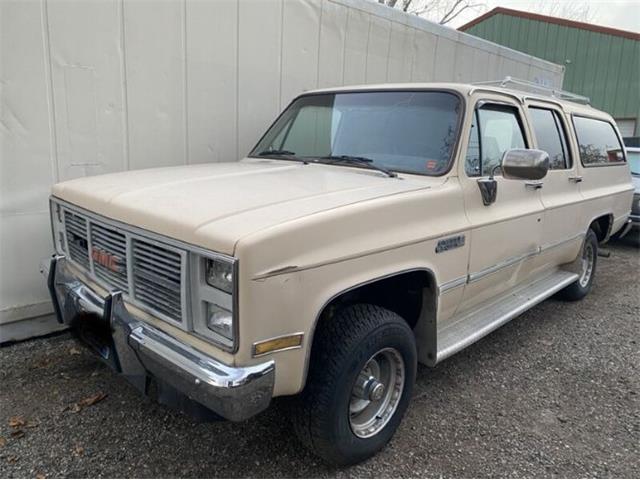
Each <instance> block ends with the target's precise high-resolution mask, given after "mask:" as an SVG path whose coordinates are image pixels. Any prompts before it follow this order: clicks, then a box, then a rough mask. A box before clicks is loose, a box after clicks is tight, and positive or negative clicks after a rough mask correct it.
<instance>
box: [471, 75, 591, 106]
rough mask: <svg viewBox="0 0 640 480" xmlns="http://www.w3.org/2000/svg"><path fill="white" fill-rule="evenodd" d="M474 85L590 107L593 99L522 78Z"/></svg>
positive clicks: (507, 78) (475, 83)
mask: <svg viewBox="0 0 640 480" xmlns="http://www.w3.org/2000/svg"><path fill="white" fill-rule="evenodd" d="M472 85H485V86H493V87H502V88H511V89H512V90H520V91H524V92H531V91H532V90H533V92H534V93H536V92H541V93H543V94H544V95H549V96H551V97H555V98H558V99H560V100H568V101H570V102H575V103H581V104H584V105H590V104H591V99H590V98H589V97H585V96H584V95H578V94H576V93H571V92H568V91H566V90H562V89H559V88H552V87H545V86H544V85H540V84H539V83H535V82H530V81H529V80H522V79H520V78H513V77H511V76H507V77H504V79H502V80H489V81H487V82H474V83H473V84H472Z"/></svg>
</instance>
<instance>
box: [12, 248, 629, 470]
mask: <svg viewBox="0 0 640 480" xmlns="http://www.w3.org/2000/svg"><path fill="white" fill-rule="evenodd" d="M610 251H611V257H610V258H600V259H599V270H598V275H597V277H596V282H595V288H594V291H593V292H592V293H591V294H590V295H589V296H588V297H587V298H586V299H585V300H583V301H582V302H578V303H563V302H559V301H556V300H549V301H547V302H544V303H543V304H541V305H539V306H538V307H536V308H534V309H533V310H531V311H529V312H527V313H526V314H524V315H522V316H520V317H519V318H517V319H516V320H514V321H512V322H511V323H509V324H508V325H506V326H504V327H503V328H501V329H500V330H498V331H496V332H494V333H493V334H491V335H489V336H488V337H486V338H484V339H483V340H481V341H480V342H478V343H477V344H475V345H473V346H471V347H469V348H468V349H466V350H465V351H463V352H461V353H459V354H458V355H456V356H454V357H452V358H451V359H449V360H447V361H445V362H443V363H442V364H440V365H438V366H437V367H436V368H434V369H429V368H426V367H420V368H419V370H418V379H417V384H416V388H415V394H414V398H413V401H412V404H411V406H410V408H409V411H408V413H407V416H406V417H405V419H404V421H403V423H402V425H401V427H400V429H399V430H398V432H397V433H396V435H395V437H394V439H393V440H392V442H391V444H390V445H389V446H388V447H387V448H386V449H385V450H384V451H382V452H381V453H380V454H378V455H377V456H376V457H374V458H372V459H370V460H368V461H366V462H364V463H362V464H360V465H357V466H354V467H351V468H347V469H338V470H336V469H333V468H330V467H327V466H326V465H324V464H323V463H322V462H320V461H318V460H317V459H316V458H314V457H313V456H312V455H310V454H308V453H307V452H306V451H304V450H303V449H302V448H301V447H300V446H299V445H298V443H297V442H296V439H295V437H294V436H293V435H292V433H291V429H290V426H289V424H288V421H287V420H286V418H287V417H286V410H285V408H284V406H283V404H282V403H280V402H276V403H275V404H274V405H273V406H272V407H271V408H269V409H268V410H267V411H266V412H264V413H263V414H261V415H259V416H258V417H256V418H254V419H252V420H249V421H247V422H243V423H240V424H231V423H227V422H219V423H210V424H198V423H195V422H193V421H192V420H190V419H189V418H187V417H186V416H184V415H182V414H179V413H174V412H172V411H169V410H167V409H166V408H164V407H162V406H159V405H157V404H154V403H152V402H150V401H148V400H146V399H144V398H142V397H141V396H139V395H138V393H137V392H136V391H135V390H134V389H133V388H132V387H130V386H129V385H128V384H127V383H126V382H125V381H124V380H123V379H120V378H118V377H117V376H116V375H115V374H113V373H111V372H110V371H109V370H108V369H107V368H106V367H103V366H102V364H101V363H99V362H98V361H97V360H95V359H93V358H92V357H91V356H90V355H89V354H88V353H85V352H84V351H83V350H79V349H77V348H76V347H75V344H74V342H73V341H72V340H71V339H70V338H69V336H68V335H61V336H56V337H50V338H46V339H38V340H33V341H28V342H24V343H20V344H15V345H10V346H6V347H4V348H0V385H1V387H0V477H5V476H6V477H25V476H27V477H33V476H47V477H441V476H444V477H637V476H638V475H639V474H640V400H639V393H640V374H639V372H638V368H639V366H640V351H639V343H638V342H639V341H640V339H639V338H638V337H639V336H638V333H639V332H640V329H639V328H638V321H639V320H640V289H639V285H640V254H639V251H638V249H637V248H636V247H635V246H633V245H631V244H629V243H628V242H624V243H619V244H617V245H613V246H611V248H610ZM100 392H104V393H106V394H107V397H106V398H104V399H103V400H101V401H97V402H96V400H98V399H99V398H96V397H95V395H96V394H99V393H100ZM91 397H93V398H91ZM88 398H89V400H86V399H88ZM83 399H85V402H84V403H85V405H83V404H82V400H83ZM92 401H93V402H96V403H94V404H92V405H86V404H89V403H92ZM14 417H21V418H18V419H16V418H14ZM12 418H13V420H12ZM21 423H24V425H22V424H21ZM12 425H13V426H12Z"/></svg>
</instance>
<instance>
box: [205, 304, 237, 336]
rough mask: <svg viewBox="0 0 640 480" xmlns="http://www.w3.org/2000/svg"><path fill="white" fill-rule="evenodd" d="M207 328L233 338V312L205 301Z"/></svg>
mask: <svg viewBox="0 0 640 480" xmlns="http://www.w3.org/2000/svg"><path fill="white" fill-rule="evenodd" d="M207 328H208V329H209V330H211V331H212V332H215V333H217V334H219V335H222V336H223V337H225V338H228V339H229V340H233V314H232V313H231V312H230V311H229V310H227V309H226V308H222V307H220V306H219V305H216V304H215V303H209V302H207Z"/></svg>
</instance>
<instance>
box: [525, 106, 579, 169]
mask: <svg viewBox="0 0 640 480" xmlns="http://www.w3.org/2000/svg"><path fill="white" fill-rule="evenodd" d="M529 116H530V117H531V124H532V126H533V130H534V132H535V134H536V140H537V141H538V148H539V149H540V150H544V151H545V152H547V153H548V154H549V168H550V169H552V170H562V169H565V168H570V167H571V160H570V158H569V149H568V148H567V138H566V135H565V132H564V127H563V124H562V120H561V119H560V116H559V115H558V112H556V111H554V110H549V109H546V108H536V107H531V108H529Z"/></svg>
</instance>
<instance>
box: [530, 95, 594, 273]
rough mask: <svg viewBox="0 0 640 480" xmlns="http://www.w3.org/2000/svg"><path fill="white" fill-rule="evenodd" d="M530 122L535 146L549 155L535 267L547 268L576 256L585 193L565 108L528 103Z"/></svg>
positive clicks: (541, 182) (543, 182)
mask: <svg viewBox="0 0 640 480" xmlns="http://www.w3.org/2000/svg"><path fill="white" fill-rule="evenodd" d="M526 111H527V117H528V122H529V125H530V128H531V132H532V134H533V142H534V145H533V148H537V149H539V150H544V151H545V152H547V153H548V154H549V172H548V173H547V175H546V177H545V178H543V179H542V180H540V181H539V182H538V183H539V190H540V195H541V197H540V198H541V200H542V204H543V205H544V209H545V210H544V215H543V220H542V240H541V247H540V252H541V255H540V256H539V258H538V259H537V260H536V268H539V269H545V268H550V267H554V266H556V265H559V264H562V263H567V262H570V261H572V260H573V259H574V258H575V253H576V248H577V247H579V245H580V242H581V235H582V234H583V233H584V231H583V230H584V228H583V227H582V224H581V223H582V222H580V216H581V209H582V195H581V193H580V187H579V183H580V181H581V180H582V178H581V177H579V176H578V174H577V166H576V164H577V161H576V154H575V152H573V151H572V144H571V142H570V140H569V134H568V132H569V123H568V119H567V117H566V116H565V115H564V113H563V111H562V110H561V109H560V108H558V107H556V106H555V105H553V104H549V103H546V102H533V101H531V102H528V103H527V106H526Z"/></svg>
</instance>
